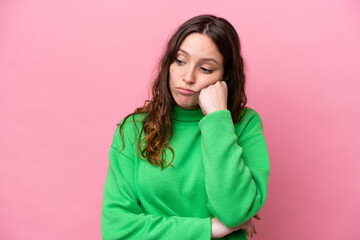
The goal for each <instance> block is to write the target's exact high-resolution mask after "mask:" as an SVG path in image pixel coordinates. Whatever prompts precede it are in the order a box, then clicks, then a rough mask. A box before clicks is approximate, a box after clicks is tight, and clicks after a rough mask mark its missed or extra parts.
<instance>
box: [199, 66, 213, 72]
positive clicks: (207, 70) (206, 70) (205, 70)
mask: <svg viewBox="0 0 360 240" xmlns="http://www.w3.org/2000/svg"><path fill="white" fill-rule="evenodd" d="M200 69H201V70H202V71H203V72H204V73H212V72H213V70H209V69H206V68H203V67H201V68H200Z"/></svg>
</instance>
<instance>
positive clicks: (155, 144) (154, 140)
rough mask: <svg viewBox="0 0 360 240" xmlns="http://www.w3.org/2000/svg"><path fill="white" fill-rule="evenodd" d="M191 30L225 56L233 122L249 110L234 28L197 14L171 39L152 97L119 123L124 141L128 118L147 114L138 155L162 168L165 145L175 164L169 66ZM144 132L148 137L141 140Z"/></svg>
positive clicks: (224, 77) (159, 65) (161, 61)
mask: <svg viewBox="0 0 360 240" xmlns="http://www.w3.org/2000/svg"><path fill="white" fill-rule="evenodd" d="M190 33H201V34H207V36H209V37H210V38H211V39H212V40H213V41H214V43H215V44H216V46H217V48H218V50H219V52H220V53H221V54H222V56H223V59H224V76H223V79H226V83H227V87H228V99H227V106H228V109H229V111H230V112H231V117H232V120H233V123H234V124H235V123H237V122H239V121H240V120H241V118H242V116H240V112H241V110H242V109H245V111H246V109H247V107H245V106H246V103H247V98H246V95H245V72H244V61H243V58H242V56H241V49H240V41H239V37H238V34H237V32H236V30H235V28H234V27H233V26H232V25H231V24H230V23H229V22H228V21H227V20H225V19H224V18H221V17H217V16H215V15H210V14H204V15H199V16H195V17H193V18H191V19H189V20H187V21H186V22H184V23H183V24H182V25H181V26H180V27H178V29H177V30H176V31H175V33H174V34H173V35H172V37H171V38H170V39H169V41H168V43H167V47H166V49H165V51H164V53H163V55H162V57H161V59H160V61H159V63H158V66H157V68H158V73H157V76H156V78H155V79H154V81H153V82H152V85H151V88H152V99H151V100H146V101H145V103H144V106H143V107H139V108H136V109H135V111H134V112H133V113H130V114H129V115H127V116H126V117H125V118H124V121H123V123H122V124H121V122H120V123H118V124H117V125H120V124H121V126H120V135H121V138H122V141H123V143H124V140H123V137H122V134H121V128H122V127H123V125H124V123H125V121H126V119H127V118H128V117H130V116H131V115H132V116H133V120H134V121H135V119H134V115H135V114H137V113H144V118H143V120H142V128H141V133H140V134H139V142H138V145H137V155H138V156H139V157H140V155H139V152H140V153H141V156H142V157H144V158H146V159H147V160H148V161H149V162H150V163H151V164H152V165H154V166H158V165H159V164H161V170H162V169H163V168H164V165H163V163H164V162H166V163H168V162H167V161H166V159H164V158H161V157H163V156H164V153H165V148H168V149H169V150H170V151H171V152H172V155H173V157H172V160H171V161H170V163H168V165H167V166H169V165H171V166H172V167H174V166H173V165H172V164H171V162H172V161H173V159H174V155H175V154H174V150H173V149H172V148H171V147H170V146H169V144H168V143H169V141H170V140H171V138H172V135H173V122H172V107H173V105H174V104H175V101H174V99H173V96H172V94H171V91H170V86H169V68H170V65H171V64H172V63H173V62H174V61H175V58H176V53H177V51H178V49H179V47H180V45H181V43H182V42H183V40H184V39H185V38H186V37H187V36H188V35H189V34H190ZM244 114H245V112H244ZM135 125H136V124H135ZM143 132H144V133H145V137H144V138H143V139H141V136H142V133H143ZM144 141H145V146H144V148H143V149H141V148H140V146H141V143H142V142H144ZM123 146H124V144H123ZM140 158H141V157H140ZM167 166H166V167H167Z"/></svg>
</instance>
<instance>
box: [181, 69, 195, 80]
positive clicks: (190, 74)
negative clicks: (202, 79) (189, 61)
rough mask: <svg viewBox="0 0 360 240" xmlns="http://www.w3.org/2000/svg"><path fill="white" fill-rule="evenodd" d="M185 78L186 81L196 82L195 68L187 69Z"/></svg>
mask: <svg viewBox="0 0 360 240" xmlns="http://www.w3.org/2000/svg"><path fill="white" fill-rule="evenodd" d="M183 80H184V81H185V82H186V83H194V82H195V76H194V70H193V68H189V69H187V70H186V72H185V73H184V76H183Z"/></svg>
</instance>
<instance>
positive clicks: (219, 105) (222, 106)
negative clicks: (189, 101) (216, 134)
mask: <svg viewBox="0 0 360 240" xmlns="http://www.w3.org/2000/svg"><path fill="white" fill-rule="evenodd" d="M227 97H228V89H227V85H226V82H225V81H217V82H216V83H214V84H211V85H209V86H207V87H205V88H203V89H201V90H200V93H199V100H198V102H199V105H200V108H201V110H202V112H203V113H204V115H208V114H210V113H212V112H214V111H217V110H226V109H227Z"/></svg>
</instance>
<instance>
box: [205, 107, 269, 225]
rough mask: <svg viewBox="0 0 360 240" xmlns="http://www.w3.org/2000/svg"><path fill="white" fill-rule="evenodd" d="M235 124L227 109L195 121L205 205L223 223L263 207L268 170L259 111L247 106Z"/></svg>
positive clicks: (245, 218) (244, 217) (244, 218)
mask: <svg viewBox="0 0 360 240" xmlns="http://www.w3.org/2000/svg"><path fill="white" fill-rule="evenodd" d="M236 126H237V129H235V126H234V124H233V122H232V119H231V113H230V111H229V110H218V111H215V112H212V113H210V114H208V115H206V116H205V117H204V118H203V119H201V120H200V122H199V127H200V131H201V151H202V158H203V163H204V169H205V187H206V193H207V195H208V203H207V206H208V207H209V209H210V211H211V212H212V213H213V214H214V216H215V217H217V218H218V219H219V220H220V221H221V222H222V223H224V225H225V226H227V227H236V226H238V225H240V224H242V223H244V222H246V221H248V220H249V219H250V218H251V217H253V216H254V215H255V214H256V213H257V212H258V211H259V210H260V209H261V208H262V207H263V205H264V203H265V199H266V195H267V188H268V179H269V174H270V164H269V155H268V150H267V146H266V142H265V138H264V134H263V125H262V120H261V118H260V116H259V114H258V113H257V112H256V111H255V110H253V109H247V112H246V114H245V116H244V117H243V119H242V120H241V122H240V123H238V124H236ZM236 132H237V133H238V135H240V137H239V138H238V137H237V135H236Z"/></svg>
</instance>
